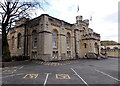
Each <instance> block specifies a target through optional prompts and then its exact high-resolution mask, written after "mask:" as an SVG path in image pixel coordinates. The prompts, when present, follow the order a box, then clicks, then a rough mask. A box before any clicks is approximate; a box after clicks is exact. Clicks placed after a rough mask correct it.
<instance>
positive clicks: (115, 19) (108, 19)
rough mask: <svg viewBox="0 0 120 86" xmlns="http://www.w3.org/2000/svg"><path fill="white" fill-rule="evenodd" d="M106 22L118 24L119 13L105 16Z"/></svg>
mask: <svg viewBox="0 0 120 86" xmlns="http://www.w3.org/2000/svg"><path fill="white" fill-rule="evenodd" d="M104 20H105V21H106V22H112V23H117V22H118V13H117V12H115V13H112V14H109V15H107V16H105V18H104Z"/></svg>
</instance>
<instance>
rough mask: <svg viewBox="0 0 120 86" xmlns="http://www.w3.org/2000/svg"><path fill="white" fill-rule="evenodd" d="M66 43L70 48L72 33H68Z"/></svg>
mask: <svg viewBox="0 0 120 86" xmlns="http://www.w3.org/2000/svg"><path fill="white" fill-rule="evenodd" d="M66 45H67V48H70V33H67V34H66Z"/></svg>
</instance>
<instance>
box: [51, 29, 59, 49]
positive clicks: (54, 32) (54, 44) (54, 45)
mask: <svg viewBox="0 0 120 86" xmlns="http://www.w3.org/2000/svg"><path fill="white" fill-rule="evenodd" d="M57 35H58V31H57V30H53V32H52V47H53V48H57V43H58V36H57Z"/></svg>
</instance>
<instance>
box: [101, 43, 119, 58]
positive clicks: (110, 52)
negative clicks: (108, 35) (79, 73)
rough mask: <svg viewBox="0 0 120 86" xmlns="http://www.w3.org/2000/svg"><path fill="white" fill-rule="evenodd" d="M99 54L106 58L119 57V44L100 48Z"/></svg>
mask: <svg viewBox="0 0 120 86" xmlns="http://www.w3.org/2000/svg"><path fill="white" fill-rule="evenodd" d="M101 53H102V54H106V55H107V56H108V57H120V44H114V45H105V46H101Z"/></svg>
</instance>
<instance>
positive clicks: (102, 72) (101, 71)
mask: <svg viewBox="0 0 120 86" xmlns="http://www.w3.org/2000/svg"><path fill="white" fill-rule="evenodd" d="M95 71H97V72H99V73H102V74H103V75H106V76H108V77H110V78H112V79H114V80H116V81H120V80H119V79H117V78H115V77H112V76H111V75H109V74H107V73H104V72H102V71H100V70H97V69H95Z"/></svg>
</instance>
